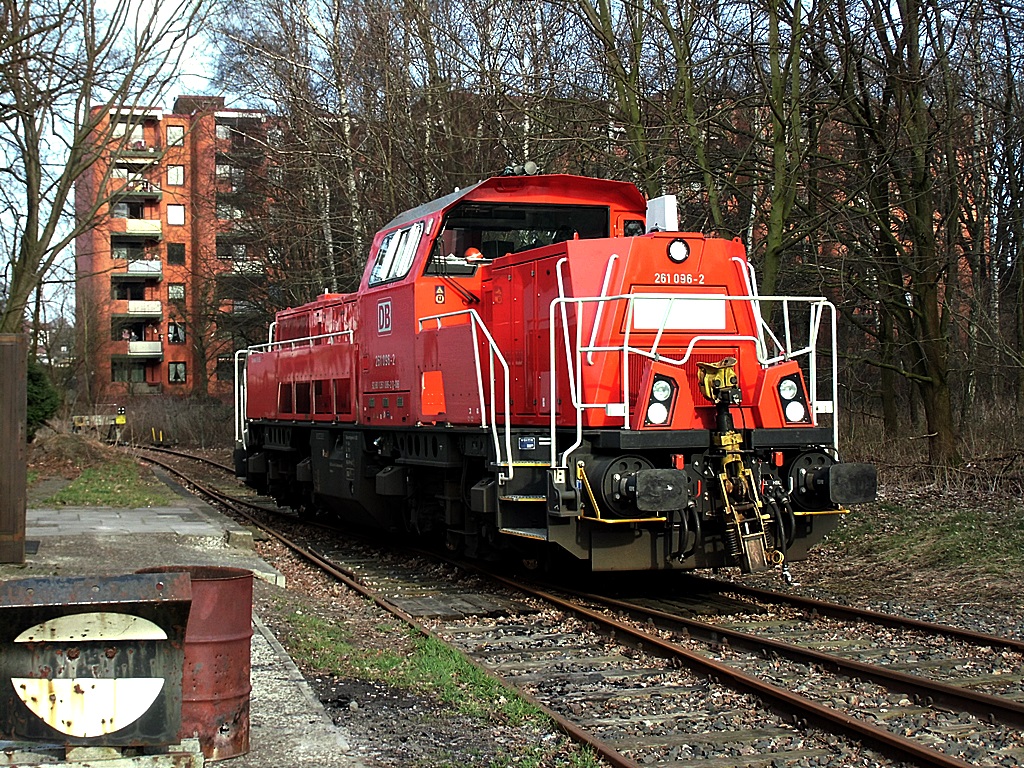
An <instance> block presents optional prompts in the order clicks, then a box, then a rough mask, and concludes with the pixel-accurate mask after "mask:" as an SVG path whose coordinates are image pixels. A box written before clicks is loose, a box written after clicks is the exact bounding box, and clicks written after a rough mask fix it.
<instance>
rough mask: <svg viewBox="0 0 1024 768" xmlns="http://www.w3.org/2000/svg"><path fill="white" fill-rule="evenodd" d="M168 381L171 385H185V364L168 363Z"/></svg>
mask: <svg viewBox="0 0 1024 768" xmlns="http://www.w3.org/2000/svg"><path fill="white" fill-rule="evenodd" d="M167 381H168V382H170V383H171V384H184V383H185V364H184V363H168V364H167Z"/></svg>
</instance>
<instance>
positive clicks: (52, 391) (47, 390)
mask: <svg viewBox="0 0 1024 768" xmlns="http://www.w3.org/2000/svg"><path fill="white" fill-rule="evenodd" d="M26 385H27V390H28V408H27V411H26V412H27V416H28V439H29V440H32V438H33V437H35V434H36V430H37V429H39V428H40V427H41V426H43V424H45V423H46V421H47V420H48V419H50V418H52V417H53V415H54V414H55V413H57V409H58V408H60V393H59V392H57V388H56V387H54V386H53V382H51V381H50V377H49V376H47V375H46V371H45V370H43V366H42V365H41V364H40V363H39V361H38V360H36V359H35V357H29V359H28V378H27V382H26Z"/></svg>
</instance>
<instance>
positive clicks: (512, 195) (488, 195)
mask: <svg viewBox="0 0 1024 768" xmlns="http://www.w3.org/2000/svg"><path fill="white" fill-rule="evenodd" d="M561 198H568V199H571V200H573V201H574V202H576V203H577V204H579V203H587V204H590V205H600V204H606V205H618V206H619V207H622V208H625V209H626V210H636V211H638V212H640V213H641V214H642V213H643V212H644V211H645V210H646V207H647V203H646V201H645V200H644V197H643V195H641V194H640V190H638V189H637V188H636V185H635V184H632V183H630V182H626V181H612V180H610V179H595V178H592V177H590V176H570V175H568V174H548V175H544V174H541V175H537V176H492V177H491V178H489V179H485V180H483V181H478V182H477V183H476V184H473V185H471V186H468V187H463V188H461V189H457V190H455V191H454V192H452V193H450V194H447V195H445V196H444V197H439V198H437V199H436V200H431V201H430V202H428V203H424V204H423V205H418V206H416V207H415V208H410V209H409V210H407V211H404V212H403V213H400V214H398V215H397V216H396V217H395V218H393V219H392V220H391V221H389V222H388V223H387V225H386V226H385V227H384V229H391V228H392V227H399V226H402V225H404V224H408V223H410V222H413V221H416V220H418V219H422V218H425V217H426V216H430V215H431V214H434V213H439V212H441V211H445V210H447V209H448V208H451V207H452V206H454V205H455V204H456V203H458V202H460V201H463V200H478V201H489V202H504V201H509V202H511V201H512V200H515V201H516V202H519V203H529V202H537V203H557V202H559V201H560V199H561Z"/></svg>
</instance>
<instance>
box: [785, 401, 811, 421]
mask: <svg viewBox="0 0 1024 768" xmlns="http://www.w3.org/2000/svg"><path fill="white" fill-rule="evenodd" d="M806 417H807V409H806V408H804V404H803V403H800V402H797V401H796V400H791V401H790V402H788V403H786V419H787V421H803V420H804V419H805V418H806Z"/></svg>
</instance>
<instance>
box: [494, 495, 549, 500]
mask: <svg viewBox="0 0 1024 768" xmlns="http://www.w3.org/2000/svg"><path fill="white" fill-rule="evenodd" d="M498 498H499V499H500V500H501V501H547V500H548V497H547V496H536V495H532V494H531V495H526V494H523V495H511V496H499V497H498Z"/></svg>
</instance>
